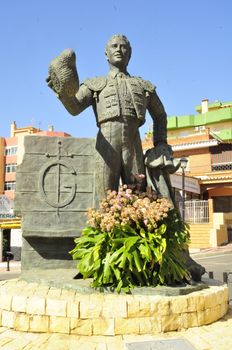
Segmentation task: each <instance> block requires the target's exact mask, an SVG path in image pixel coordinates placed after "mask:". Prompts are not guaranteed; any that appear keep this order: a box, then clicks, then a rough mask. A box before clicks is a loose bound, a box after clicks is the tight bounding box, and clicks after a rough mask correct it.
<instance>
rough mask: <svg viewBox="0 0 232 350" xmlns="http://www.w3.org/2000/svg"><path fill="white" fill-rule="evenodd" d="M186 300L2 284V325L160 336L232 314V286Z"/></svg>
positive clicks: (213, 287) (215, 286)
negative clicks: (231, 297)
mask: <svg viewBox="0 0 232 350" xmlns="http://www.w3.org/2000/svg"><path fill="white" fill-rule="evenodd" d="M203 282H204V283H205V284H207V286H208V288H205V289H202V290H197V291H194V292H192V293H189V294H186V295H178V296H176V295H175V296H168V295H165V296H163V295H162V296H161V295H153V294H147V295H145V294H143V295H142V294H133V295H128V294H124V295H123V294H122V295H121V294H120V295H117V294H110V293H99V292H97V293H96V292H93V293H90V292H88V293H86V291H85V292H83V291H82V292H80V291H78V290H75V289H72V288H59V287H55V286H51V285H47V284H46V283H42V282H41V281H37V282H28V281H25V280H23V279H15V280H9V281H0V326H3V327H8V328H12V329H15V330H18V331H25V332H47V333H66V334H76V335H87V336H91V335H106V336H107V335H124V334H137V335H139V334H157V333H162V332H169V331H180V330H182V329H187V328H191V327H199V326H202V325H206V324H210V323H213V322H214V321H216V320H218V319H220V318H221V317H223V316H224V315H225V314H226V313H227V311H228V287H227V285H225V284H222V283H221V282H215V281H214V280H209V279H207V280H206V279H205V280H204V281H203Z"/></svg>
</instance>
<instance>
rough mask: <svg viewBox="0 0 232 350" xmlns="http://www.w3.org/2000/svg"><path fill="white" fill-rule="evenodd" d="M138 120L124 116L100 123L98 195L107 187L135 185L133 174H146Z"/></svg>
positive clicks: (97, 165) (112, 188)
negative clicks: (123, 117)
mask: <svg viewBox="0 0 232 350" xmlns="http://www.w3.org/2000/svg"><path fill="white" fill-rule="evenodd" d="M138 128H139V125H138V121H137V119H129V118H125V119H122V120H117V121H108V122H106V123H103V124H101V126H100V130H99V132H98V135H97V140H96V150H97V152H96V168H95V169H96V187H97V193H98V198H99V200H101V198H103V197H105V195H106V191H107V190H108V189H111V190H115V191H117V190H118V186H119V183H120V178H121V180H122V184H132V183H133V174H145V170H144V163H143V151H142V146H141V140H140V136H139V131H138Z"/></svg>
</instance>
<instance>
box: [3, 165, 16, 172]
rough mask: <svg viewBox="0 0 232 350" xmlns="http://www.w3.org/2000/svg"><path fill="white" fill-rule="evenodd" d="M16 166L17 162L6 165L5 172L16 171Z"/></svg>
mask: <svg viewBox="0 0 232 350" xmlns="http://www.w3.org/2000/svg"><path fill="white" fill-rule="evenodd" d="M16 167H17V164H16V163H12V164H6V165H5V173H15V172H16Z"/></svg>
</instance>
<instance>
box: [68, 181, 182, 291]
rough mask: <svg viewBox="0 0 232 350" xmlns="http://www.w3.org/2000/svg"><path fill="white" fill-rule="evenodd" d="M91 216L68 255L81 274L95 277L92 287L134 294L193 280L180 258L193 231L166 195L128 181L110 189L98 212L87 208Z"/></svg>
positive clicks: (85, 276) (84, 276) (86, 276)
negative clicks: (131, 185) (136, 290)
mask: <svg viewBox="0 0 232 350" xmlns="http://www.w3.org/2000/svg"><path fill="white" fill-rule="evenodd" d="M88 218H89V220H88V224H89V226H88V227H86V228H85V229H84V230H83V231H82V236H81V237H78V238H76V239H75V243H76V246H75V248H74V249H73V250H72V251H71V252H70V254H71V255H72V257H73V259H76V260H78V261H79V262H78V265H77V268H78V270H79V272H80V273H81V275H82V276H83V278H84V279H86V278H93V281H92V286H93V287H106V286H107V287H111V288H112V289H116V291H117V292H120V291H121V289H123V290H124V291H125V292H130V289H131V288H133V287H135V286H157V285H173V284H176V283H178V282H182V281H184V280H185V279H188V278H189V276H188V271H187V268H186V266H185V263H184V261H183V258H181V254H182V251H183V250H184V249H186V247H187V245H188V243H189V232H188V229H187V226H186V225H185V224H184V223H183V222H182V221H181V219H180V217H179V213H178V212H177V211H176V210H175V209H171V204H170V203H169V201H168V200H167V199H165V198H161V199H159V198H156V196H155V195H154V194H153V193H151V192H140V191H138V190H136V189H132V188H129V187H128V186H127V185H124V186H122V187H121V188H120V189H119V191H118V192H116V191H108V193H107V197H106V198H105V199H104V200H103V201H102V202H101V204H100V209H99V210H95V209H89V210H88Z"/></svg>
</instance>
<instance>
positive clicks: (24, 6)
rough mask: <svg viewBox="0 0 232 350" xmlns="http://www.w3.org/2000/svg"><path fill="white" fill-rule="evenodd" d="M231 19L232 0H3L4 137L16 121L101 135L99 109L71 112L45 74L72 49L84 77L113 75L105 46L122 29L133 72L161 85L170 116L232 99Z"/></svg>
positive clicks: (0, 112) (0, 124) (0, 114)
mask: <svg viewBox="0 0 232 350" xmlns="http://www.w3.org/2000/svg"><path fill="white" fill-rule="evenodd" d="M231 17H232V1H231V0H143V1H141V0H98V1H94V0H92V1H91V0H86V1H83V0H80V1H79V0H38V1H35V0H34V1H33V0H1V1H0V39H1V56H0V77H1V89H0V93H1V98H0V100H1V107H0V136H3V137H8V136H9V133H10V131H9V130H10V123H11V122H12V121H16V123H17V126H18V127H23V126H27V125H33V126H35V127H40V128H41V129H44V130H46V129H47V127H48V125H54V128H55V130H56V131H65V132H67V133H70V134H71V135H73V136H76V137H95V135H96V132H97V128H96V126H95V119H94V115H93V112H92V109H91V108H89V109H87V110H86V111H85V112H83V113H82V114H81V115H79V116H77V117H72V116H70V115H69V114H68V112H66V110H65V109H64V107H63V106H62V104H61V103H60V102H59V101H58V100H57V98H56V97H55V95H54V94H53V93H52V91H51V90H50V89H49V88H48V87H47V86H46V83H45V78H46V76H47V71H48V65H49V62H50V61H51V60H52V59H53V58H54V57H55V56H57V55H58V54H59V53H60V52H61V51H63V50H64V49H65V48H72V49H74V51H75V52H76V55H77V67H78V72H79V78H80V80H81V81H83V80H84V79H86V78H90V77H93V76H98V75H105V74H107V71H108V65H107V62H106V59H105V55H104V49H105V44H106V42H107V40H108V39H109V38H110V37H111V36H112V35H113V34H116V33H123V34H125V35H126V36H127V37H128V39H129V40H130V42H131V45H132V59H131V61H130V64H129V67H128V70H129V72H130V74H131V75H138V76H141V77H143V78H144V79H147V80H150V81H151V82H152V83H153V84H155V85H156V86H157V92H158V95H159V96H160V98H161V100H162V102H163V104H164V106H165V109H166V112H167V114H168V115H186V114H195V113H196V112H195V106H196V105H198V104H200V102H201V100H202V99H204V98H208V99H209V100H210V102H213V101H215V100H220V101H231V100H232V90H231V81H232V44H231V38H232V22H231ZM150 123H151V119H150V118H149V116H148V117H147V123H146V125H145V126H144V127H142V129H141V134H142V136H143V135H144V133H145V132H146V131H147V130H148V129H149V125H150Z"/></svg>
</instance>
